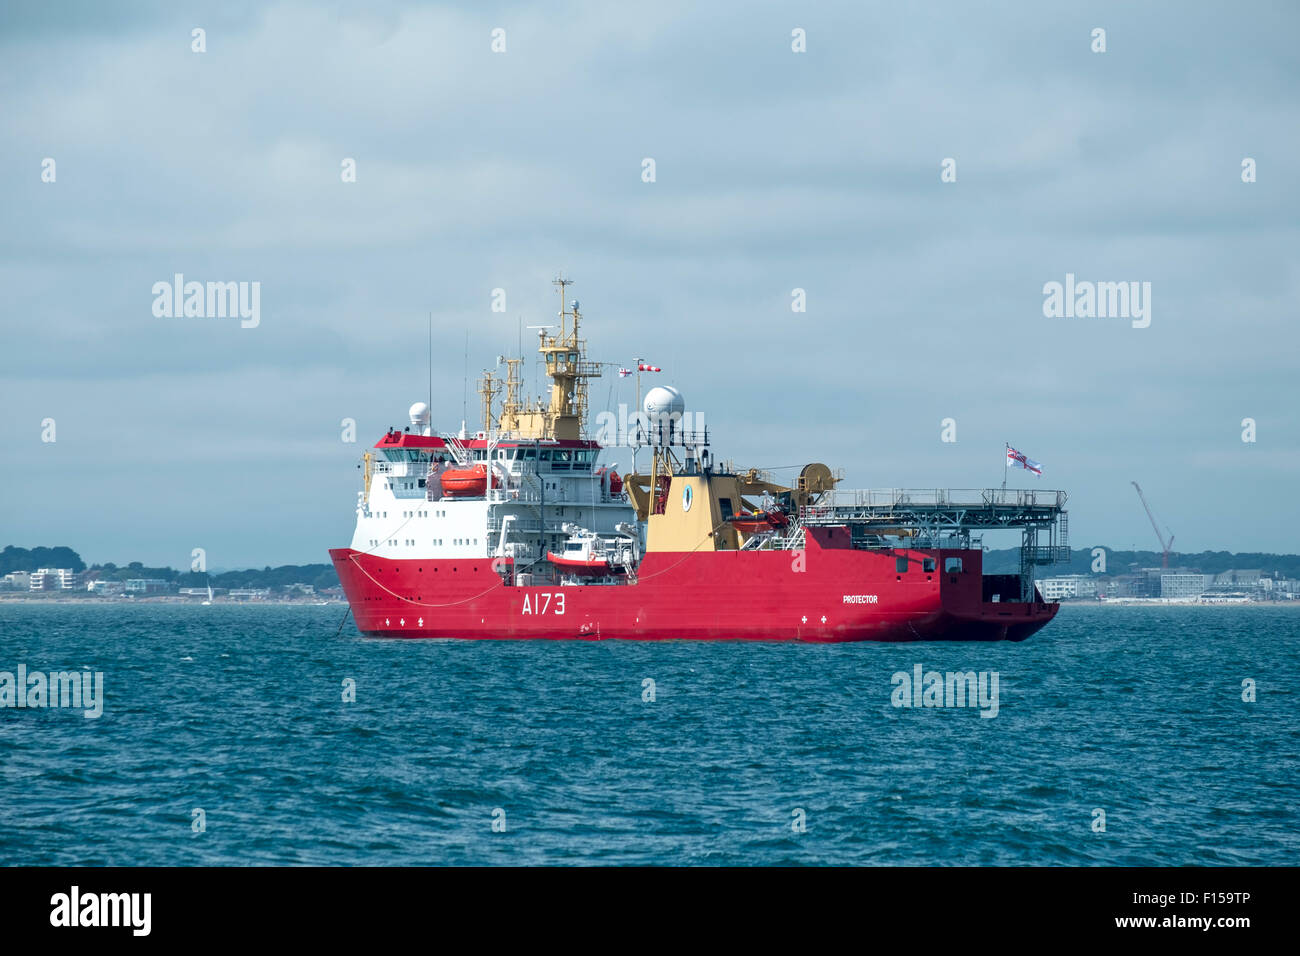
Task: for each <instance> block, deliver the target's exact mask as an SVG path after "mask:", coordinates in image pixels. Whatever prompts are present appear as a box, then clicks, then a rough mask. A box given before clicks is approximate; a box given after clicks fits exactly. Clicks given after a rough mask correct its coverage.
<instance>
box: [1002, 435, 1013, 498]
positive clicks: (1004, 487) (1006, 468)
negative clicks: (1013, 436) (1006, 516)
mask: <svg viewBox="0 0 1300 956" xmlns="http://www.w3.org/2000/svg"><path fill="white" fill-rule="evenodd" d="M1002 444H1003V446H1004V447H1003V451H1002V497H1003V498H1004V499H1005V498H1006V496H1007V472H1008V471H1010V470H1011V468H1010V466H1009V465H1008V464H1007V455H1009V454H1011V443H1010V442H1003V443H1002Z"/></svg>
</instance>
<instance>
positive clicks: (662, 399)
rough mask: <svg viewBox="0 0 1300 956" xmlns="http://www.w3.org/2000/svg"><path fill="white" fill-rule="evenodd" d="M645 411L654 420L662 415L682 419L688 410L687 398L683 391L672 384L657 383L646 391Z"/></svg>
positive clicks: (672, 418)
mask: <svg viewBox="0 0 1300 956" xmlns="http://www.w3.org/2000/svg"><path fill="white" fill-rule="evenodd" d="M642 408H644V409H645V413H646V414H647V415H649V416H650V418H651V419H652V420H654V421H658V420H659V419H660V417H661V416H664V415H666V416H668V418H670V419H671V420H673V421H678V420H679V419H681V417H682V415H683V414H685V412H686V399H684V398H682V393H681V392H679V391H677V389H675V388H673V387H672V386H671V385H656V386H655V387H654V388H652V389H650V391H648V392H646V393H645V404H644V405H643V406H642Z"/></svg>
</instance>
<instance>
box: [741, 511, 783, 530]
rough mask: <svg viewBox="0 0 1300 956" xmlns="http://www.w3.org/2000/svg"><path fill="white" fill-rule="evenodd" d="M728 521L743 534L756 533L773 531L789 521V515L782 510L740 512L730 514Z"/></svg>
mask: <svg viewBox="0 0 1300 956" xmlns="http://www.w3.org/2000/svg"><path fill="white" fill-rule="evenodd" d="M727 520H728V521H730V522H731V526H732V527H733V528H735V529H736V530H737V531H739V532H741V533H743V534H758V533H759V532H760V531H775V530H776V529H778V528H784V527H785V526H786V525H788V524H789V523H790V517H789V515H787V514H786V513H785V512H784V511H777V510H772V511H766V512H764V511H756V512H753V513H752V514H746V513H744V512H741V513H740V514H737V515H732V516H731V517H730V518H729V519H727Z"/></svg>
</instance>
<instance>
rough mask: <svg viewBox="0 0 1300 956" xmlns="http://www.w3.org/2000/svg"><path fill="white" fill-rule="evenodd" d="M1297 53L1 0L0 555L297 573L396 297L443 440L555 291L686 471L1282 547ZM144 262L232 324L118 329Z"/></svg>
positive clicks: (1136, 33) (337, 522)
mask: <svg viewBox="0 0 1300 956" xmlns="http://www.w3.org/2000/svg"><path fill="white" fill-rule="evenodd" d="M196 28H198V29H202V30H203V31H204V33H203V40H204V43H203V46H204V50H203V52H196V51H195V50H194V49H193V47H194V45H195V38H194V34H193V31H194V30H195V29H196ZM1098 28H1100V29H1102V30H1104V31H1105V34H1104V40H1105V50H1104V52H1098V51H1095V50H1094V47H1095V46H1097V39H1096V38H1095V36H1094V31H1095V30H1097V29H1098ZM497 30H501V31H504V33H503V34H501V33H498V34H495V36H496V37H497V42H496V45H497V46H498V47H500V45H501V38H503V39H504V51H500V52H497V51H494V50H493V45H494V31H497ZM796 30H801V31H803V33H802V36H803V38H804V44H803V45H804V46H805V49H804V51H803V52H796V51H795V50H794V49H793V47H794V46H797V45H799V43H798V40H797V37H795V35H794V31H796ZM1298 35H1300V6H1297V5H1296V4H1294V3H1287V2H1279V3H1264V2H1245V3H1239V4H1209V3H1205V4H1201V3H1143V4H1130V3H1113V4H1104V3H1101V4H1099V3H1091V4H1087V5H1076V4H1034V3H991V4H978V5H976V4H969V3H962V2H952V3H926V4H877V3H872V4H866V3H817V4H808V5H804V4H789V3H763V2H745V3H734V4H708V5H705V4H698V3H672V2H666V3H656V4H652V5H646V4H635V5H633V4H626V5H625V4H599V3H591V4H547V5H546V6H545V8H540V7H538V6H537V5H528V4H518V5H515V4H492V3H486V4H478V3H476V4H468V3H467V4H460V5H456V4H448V5H437V4H427V3H397V2H383V0H380V2H372V3H365V4H361V3H355V4H352V3H349V4H321V3H312V4H308V3H268V4H253V3H238V2H222V3H212V4H206V5H205V4H172V3H163V2H159V3H137V4H121V5H106V4H99V3H94V2H83V3H76V2H70V3H58V4H48V3H26V2H19V3H6V4H5V5H4V6H3V7H2V8H0V144H2V145H3V149H0V225H2V226H3V229H2V230H0V282H2V283H3V291H4V294H3V296H2V297H0V343H2V345H0V407H2V408H3V416H0V447H2V448H3V449H4V467H3V469H0V545H4V544H14V545H19V546H23V547H34V546H37V545H47V546H53V545H68V546H70V547H73V548H75V549H76V550H78V551H79V552H80V553H81V555H82V557H83V558H84V559H85V560H87V562H89V563H94V562H104V561H115V562H117V563H119V564H121V563H125V562H127V561H132V560H140V561H144V562H145V563H146V564H147V565H155V564H158V565H171V566H174V567H187V566H188V565H189V562H190V555H191V553H192V550H193V549H194V548H203V549H204V550H205V552H206V555H207V562H208V565H209V566H210V567H217V568H221V567H245V566H262V565H268V564H269V565H278V564H285V563H294V564H303V563H318V562H324V561H327V560H328V556H327V549H328V548H331V547H340V546H345V545H346V544H348V543H349V541H350V539H351V535H352V528H353V523H354V520H355V514H354V509H355V505H356V492H357V490H358V489H359V487H360V472H359V471H358V470H357V468H356V464H357V462H358V460H359V458H360V455H361V453H362V452H363V451H364V449H365V447H367V446H369V445H372V444H373V443H374V442H375V441H376V440H377V439H378V438H379V437H380V435H382V433H383V432H384V430H385V429H386V428H387V427H388V426H389V425H398V426H403V425H405V424H406V409H407V407H408V406H409V405H410V404H411V403H412V402H414V401H417V400H423V399H424V398H425V396H426V393H427V392H428V390H429V383H428V376H429V371H430V370H429V368H428V341H427V335H428V322H429V316H430V314H432V322H433V335H434V356H433V367H432V379H433V384H432V391H433V420H434V424H435V426H437V427H438V428H440V429H447V430H455V429H458V428H459V427H460V424H461V420H462V418H466V417H468V418H469V420H470V427H471V428H475V427H478V419H479V417H480V415H479V411H478V409H479V403H478V400H477V397H476V395H475V394H474V391H473V384H474V382H473V380H474V378H475V377H476V376H477V375H478V373H479V372H480V371H481V370H482V369H483V368H485V367H490V366H493V365H494V363H495V360H496V356H497V355H499V354H502V353H507V354H509V353H516V352H518V343H519V341H520V328H521V326H528V325H539V324H545V323H549V322H553V321H555V315H556V311H557V303H558V299H557V296H556V291H555V289H554V287H553V286H552V285H551V280H552V279H553V278H555V276H556V275H557V274H558V273H560V272H563V274H564V275H565V276H566V277H568V278H572V279H573V280H574V285H573V286H571V287H570V293H569V294H570V296H571V297H576V298H578V299H579V301H580V302H581V303H582V311H583V314H584V332H585V335H586V338H587V339H588V343H589V352H590V357H591V358H593V359H596V360H599V361H607V362H612V363H615V364H616V365H627V364H629V363H631V362H632V361H633V359H635V358H637V357H641V358H644V359H646V360H648V361H650V362H652V363H654V364H656V365H659V366H661V367H662V368H663V369H664V371H663V372H662V373H661V374H659V375H657V376H654V382H655V383H656V384H672V385H675V386H676V387H678V388H679V389H680V390H681V391H682V393H683V394H684V396H685V399H686V403H687V406H688V408H689V409H690V410H692V411H696V412H700V413H702V414H703V415H704V419H705V421H706V422H707V424H708V425H709V428H710V432H711V436H712V438H713V450H714V453H715V456H716V457H717V458H720V459H727V458H730V459H734V460H735V461H736V463H737V464H738V465H743V466H745V467H749V466H757V467H765V468H775V469H782V470H781V471H778V472H777V475H778V477H786V478H790V479H791V480H793V475H795V474H796V473H797V467H798V466H801V465H803V464H804V463H807V462H813V461H822V462H825V463H827V464H829V465H831V466H832V467H834V468H843V469H844V471H845V481H844V483H843V485H842V487H862V488H890V487H915V488H941V487H951V488H978V487H986V486H991V485H995V484H998V483H1000V482H1001V481H1002V479H1003V477H1004V474H1005V468H1004V467H1003V461H1004V457H1003V456H1004V445H1005V444H1006V443H1008V442H1009V443H1010V444H1012V445H1014V446H1015V447H1016V448H1018V449H1020V450H1021V451H1023V452H1025V453H1026V454H1028V455H1029V456H1030V457H1032V458H1035V459H1037V460H1038V461H1040V462H1042V464H1043V466H1044V474H1043V476H1042V477H1041V478H1039V479H1035V478H1033V477H1032V476H1030V475H1028V474H1026V473H1025V472H1022V471H1016V472H1014V473H1012V475H1011V476H1010V479H1009V483H1010V484H1011V485H1012V486H1023V487H1042V488H1061V489H1064V490H1066V491H1067V492H1068V494H1069V510H1070V527H1071V543H1072V544H1073V545H1074V546H1075V547H1085V546H1086V547H1091V546H1093V545H1103V546H1107V547H1113V548H1123V549H1127V548H1130V547H1133V546H1135V545H1136V546H1137V547H1139V548H1142V549H1152V548H1155V547H1156V541H1155V535H1154V532H1153V531H1152V529H1151V527H1150V525H1149V523H1148V522H1147V519H1146V516H1145V514H1144V513H1143V511H1142V506H1141V503H1140V502H1139V501H1138V498H1137V495H1136V493H1135V491H1134V490H1133V487H1132V485H1131V484H1130V482H1131V481H1134V480H1136V481H1138V482H1139V483H1140V484H1141V485H1142V487H1143V490H1144V491H1145V492H1146V494H1147V497H1148V499H1149V501H1150V503H1151V505H1152V507H1153V509H1154V510H1155V512H1156V514H1157V515H1158V517H1159V520H1160V522H1161V524H1162V526H1167V527H1168V528H1169V529H1170V530H1171V531H1172V532H1173V533H1174V535H1175V536H1176V550H1178V551H1187V552H1195V551H1200V550H1230V551H1277V552H1294V551H1296V550H1300V547H1298V546H1297V542H1296V532H1297V530H1298V529H1300V520H1298V519H1300V494H1297V484H1300V442H1298V441H1297V439H1298V438H1300V411H1298V409H1297V395H1298V389H1297V373H1298V372H1300V367H1298V366H1300V359H1298V356H1300V348H1298V347H1297V346H1300V332H1298V331H1297V319H1298V316H1297V302H1300V295H1298V294H1297V293H1300V256H1298V255H1297V253H1298V252H1300V242H1298V238H1300V186H1298V185H1297V183H1298V182H1300V169H1298V168H1297V164H1298V163H1300V96H1297V92H1298V91H1300V52H1297V48H1296V43H1295V38H1296V37H1297V36H1298ZM647 158H648V159H653V160H654V179H653V181H652V182H647V181H646V177H645V175H644V169H645V164H644V160H646V159H647ZM51 159H52V160H53V161H54V164H53V167H52V169H53V174H54V175H53V181H46V180H47V179H48V178H49V169H50V166H49V164H48V163H47V162H46V161H47V160H51ZM1247 159H1251V160H1253V161H1254V164H1253V166H1254V170H1255V175H1254V179H1255V181H1253V182H1244V181H1243V161H1245V160H1247ZM345 160H352V161H354V162H355V170H356V176H355V181H354V182H345V181H344V179H345V176H344V163H345ZM946 160H952V161H953V163H949V164H948V168H949V169H955V173H956V177H955V181H947V182H945V181H944V178H945V177H944V175H943V174H944V169H945V161H946ZM948 178H949V179H951V178H952V177H951V176H949V177H948ZM176 273H181V274H183V275H184V276H185V277H186V279H187V280H190V281H200V282H207V281H221V282H227V281H229V282H248V283H252V282H257V283H259V289H260V312H259V316H258V318H259V321H258V324H257V325H256V326H255V327H248V328H245V327H243V325H242V324H241V322H240V321H239V319H237V318H233V319H232V318H229V317H225V318H222V317H193V316H191V317H185V316H175V317H168V316H165V315H164V316H159V315H156V314H155V308H154V304H155V293H154V292H153V288H154V285H155V283H158V282H171V281H172V277H173V276H174V275H175V274H176ZM1067 274H1072V275H1074V276H1075V277H1076V281H1094V282H1138V283H1150V290H1151V292H1150V314H1149V319H1150V323H1149V325H1147V326H1146V327H1144V328H1143V327H1135V326H1134V323H1133V321H1130V319H1129V318H1125V317H1105V318H1099V317H1092V318H1082V317H1074V318H1064V317H1057V316H1048V315H1046V314H1045V312H1044V301H1045V294H1044V286H1045V284H1047V283H1050V282H1060V283H1064V282H1065V281H1066V275H1067ZM495 289H503V290H505V306H506V307H505V311H493V309H492V304H493V301H494V299H493V290H495ZM795 289H802V290H804V296H805V300H806V311H803V312H796V311H793V309H792V306H793V304H794V303H795V297H794V293H793V290H795ZM497 301H499V299H498V300H497ZM467 333H468V360H467V357H466V336H467ZM533 335H534V333H531V332H527V331H525V332H524V333H523V336H524V338H523V341H524V349H525V354H526V356H527V358H528V362H527V366H526V367H527V368H528V369H529V372H528V374H527V381H528V382H529V383H531V382H533V381H534V380H535V379H536V371H535V362H534V358H535V354H536V353H535V351H533V347H534V346H535V339H533V338H532V336H533ZM467 367H468V372H469V386H468V399H466V392H467V389H466V368H467ZM650 384H651V382H650V379H649V378H647V379H644V380H643V385H644V386H645V387H649V385H650ZM633 392H634V389H633V386H632V385H631V384H630V381H621V382H620V381H619V380H618V379H617V377H616V376H615V377H609V378H605V379H601V380H598V381H596V382H594V383H593V384H592V387H591V399H592V404H593V407H594V408H595V409H600V408H603V407H609V406H613V407H615V408H616V407H617V405H618V403H619V402H624V403H628V404H633V405H634V404H635V395H634V394H633ZM463 410H467V414H465V413H463ZM345 419H352V420H354V421H355V422H356V423H357V425H356V433H357V434H356V439H357V440H356V441H355V442H353V443H349V442H347V441H344V440H343V438H344V437H345V436H344V428H343V425H342V423H343V421H344V420H345ZM946 419H951V420H952V424H951V426H949V427H948V429H947V432H948V435H947V437H950V438H951V437H955V438H956V440H955V441H944V440H943V438H944V437H945V436H944V432H945V420H946ZM1245 419H1251V420H1253V422H1254V436H1253V437H1254V440H1253V441H1243V432H1244V431H1245V428H1244V426H1243V420H1245ZM51 420H52V428H53V430H52V431H51V424H50V421H51ZM954 427H955V432H954ZM50 438H53V439H54V440H53V441H51V440H49V439H50ZM615 457H616V459H617V460H619V461H621V462H622V463H624V464H626V462H627V459H628V454H627V452H626V450H621V451H619V452H618V453H617V454H616V456H615ZM792 469H795V470H792Z"/></svg>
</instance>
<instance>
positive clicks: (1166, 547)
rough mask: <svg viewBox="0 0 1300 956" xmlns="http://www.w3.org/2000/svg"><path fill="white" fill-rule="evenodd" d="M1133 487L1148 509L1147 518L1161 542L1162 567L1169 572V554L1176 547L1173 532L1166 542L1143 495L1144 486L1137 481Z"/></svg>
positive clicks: (1167, 529) (1143, 505) (1144, 506)
mask: <svg viewBox="0 0 1300 956" xmlns="http://www.w3.org/2000/svg"><path fill="white" fill-rule="evenodd" d="M1133 487H1134V488H1136V489H1137V493H1138V497H1139V498H1141V499H1142V507H1143V508H1145V509H1146V512H1147V517H1148V518H1150V519H1151V527H1152V528H1154V529H1155V532H1156V538H1157V539H1158V540H1159V541H1160V548H1161V550H1162V552H1163V553H1162V554H1161V556H1160V567H1161V568H1163V569H1164V570H1166V571H1167V570H1168V569H1169V552H1170V551H1171V550H1173V547H1174V535H1173V532H1172V531H1170V532H1169V540H1168V541H1166V540H1165V536H1164V535H1162V534H1161V533H1160V526H1159V525H1158V524H1156V516H1155V515H1153V514H1152V513H1151V506H1150V505H1149V504H1147V496H1146V495H1144V494H1142V486H1141V485H1139V484H1138V483H1137V482H1136V481H1135V482H1133ZM1165 530H1166V531H1169V528H1168V527H1166V528H1165Z"/></svg>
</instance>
